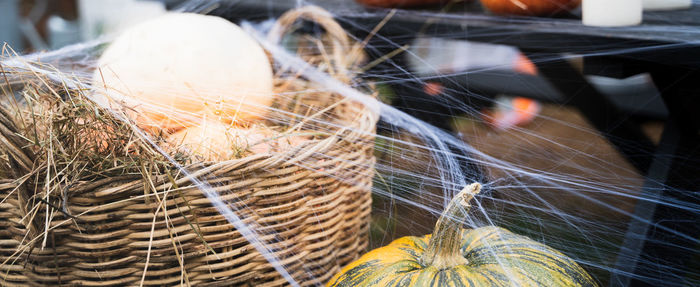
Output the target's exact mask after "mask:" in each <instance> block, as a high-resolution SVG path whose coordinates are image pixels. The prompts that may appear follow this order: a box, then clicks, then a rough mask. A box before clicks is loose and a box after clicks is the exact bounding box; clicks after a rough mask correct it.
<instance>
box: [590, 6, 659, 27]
mask: <svg viewBox="0 0 700 287" xmlns="http://www.w3.org/2000/svg"><path fill="white" fill-rule="evenodd" d="M660 1H666V0H660ZM582 10H583V24H584V25H588V26H601V27H619V26H633V25H639V24H640V23H642V0H583V7H582Z"/></svg>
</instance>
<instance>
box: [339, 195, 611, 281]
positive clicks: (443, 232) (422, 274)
mask: <svg viewBox="0 0 700 287" xmlns="http://www.w3.org/2000/svg"><path fill="white" fill-rule="evenodd" d="M480 190H481V185H479V184H478V183H475V184H472V185H470V186H468V187H467V188H465V189H464V190H462V192H460V193H459V194H458V195H457V196H456V197H455V198H454V199H452V201H451V202H450V204H449V205H448V207H447V209H446V210H445V212H444V213H443V214H442V216H441V217H440V219H439V220H438V222H437V224H436V226H435V231H434V232H433V234H432V235H427V236H425V237H413V236H409V237H403V238H400V239H397V240H395V241H394V242H392V243H391V244H389V245H387V246H385V247H382V248H378V249H375V250H373V251H370V252H369V253H367V254H365V255H364V256H362V257H361V258H360V259H358V260H357V261H355V262H353V263H351V264H350V265H348V266H347V267H345V268H344V269H343V270H342V271H341V272H340V273H338V274H337V275H335V276H334V277H333V278H332V279H331V281H330V282H328V286H523V287H526V286H598V284H597V283H596V281H594V280H593V278H591V277H590V275H588V273H586V271H585V270H583V268H581V266H579V265H578V264H577V263H576V262H574V260H572V259H571V258H569V257H567V256H566V255H564V254H562V253H560V252H559V251H557V250H555V249H553V248H550V247H548V246H546V245H544V244H541V243H538V242H536V241H533V240H531V239H529V238H527V237H525V236H521V235H517V234H514V233H512V232H510V231H508V230H505V229H503V228H499V227H495V226H487V227H481V228H477V229H471V230H464V229H462V228H461V223H460V218H462V216H463V215H464V214H466V212H467V210H468V209H469V201H470V200H471V198H473V196H474V195H475V194H477V193H478V192H479V191H480Z"/></svg>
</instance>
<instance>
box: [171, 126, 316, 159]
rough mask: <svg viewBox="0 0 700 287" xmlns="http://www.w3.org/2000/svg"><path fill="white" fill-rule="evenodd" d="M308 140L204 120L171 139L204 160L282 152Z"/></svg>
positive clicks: (181, 148)
mask: <svg viewBox="0 0 700 287" xmlns="http://www.w3.org/2000/svg"><path fill="white" fill-rule="evenodd" d="M306 140H308V138H306V137H301V136H289V135H283V134H280V133H278V132H275V131H274V130H271V129H268V128H265V127H262V126H254V127H250V128H242V127H236V126H231V125H228V124H223V123H221V122H218V121H205V122H204V123H201V124H199V125H196V126H192V127H189V128H186V129H183V130H180V131H179V132H176V133H174V134H173V135H171V136H170V137H169V138H168V142H170V143H171V144H172V145H174V146H175V147H177V148H179V149H180V151H184V152H187V153H189V154H191V155H194V156H196V157H197V158H198V159H199V160H204V161H221V160H229V159H233V158H239V157H242V156H246V155H249V154H261V153H270V152H283V151H286V150H289V149H291V148H293V147H295V146H298V145H301V144H303V143H304V142H305V141H306Z"/></svg>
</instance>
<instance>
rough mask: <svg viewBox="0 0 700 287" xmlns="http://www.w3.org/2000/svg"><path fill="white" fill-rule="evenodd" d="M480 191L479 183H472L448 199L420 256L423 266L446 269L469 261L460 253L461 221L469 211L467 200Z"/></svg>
mask: <svg viewBox="0 0 700 287" xmlns="http://www.w3.org/2000/svg"><path fill="white" fill-rule="evenodd" d="M480 191H481V184H480V183H478V182H475V183H472V184H470V185H468V186H467V187H465V188H464V189H462V191H460V192H459V193H458V194H457V196H455V197H454V198H452V200H450V203H449V204H448V205H447V208H446V209H445V211H443V212H442V215H440V218H439V219H438V221H437V223H436V224H435V230H433V234H432V235H431V237H430V241H429V242H428V248H427V249H426V250H425V252H424V253H423V256H422V257H421V260H420V262H421V264H422V265H423V266H426V267H427V266H434V267H437V268H438V269H446V268H450V267H454V266H457V265H464V264H467V263H469V261H467V259H466V258H464V256H463V255H462V251H461V250H460V249H461V245H462V240H461V239H462V223H461V219H462V218H464V217H465V216H466V214H467V212H469V208H470V207H471V205H469V201H471V200H472V198H474V196H475V195H476V194H478V193H479V192H480Z"/></svg>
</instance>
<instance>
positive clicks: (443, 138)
mask: <svg viewBox="0 0 700 287" xmlns="http://www.w3.org/2000/svg"><path fill="white" fill-rule="evenodd" d="M241 27H242V28H243V29H244V30H245V31H246V32H248V34H250V35H252V36H253V37H254V38H255V39H256V40H258V42H259V43H260V44H261V45H262V46H263V47H264V48H265V50H267V51H268V52H269V53H270V54H271V55H272V57H273V58H274V59H275V61H276V62H277V63H280V64H281V65H283V66H285V67H289V68H291V69H293V70H294V71H295V72H298V73H299V74H300V75H301V76H303V77H304V78H306V79H308V80H309V81H311V82H313V83H315V84H318V85H321V86H322V87H324V88H326V89H328V90H329V91H332V92H335V93H338V94H340V95H342V96H344V97H346V98H348V99H351V100H354V101H357V102H359V103H361V104H363V105H364V106H365V107H367V108H368V109H369V111H370V112H372V113H374V114H377V115H379V116H381V118H382V119H383V120H384V121H386V122H388V123H390V124H392V125H394V126H397V127H400V128H403V129H406V130H407V131H408V132H410V133H412V134H415V135H419V136H421V137H423V138H424V139H425V140H427V141H428V145H430V146H433V145H434V146H435V149H432V150H431V152H432V153H433V155H434V156H435V157H436V159H437V163H438V164H439V165H444V166H443V167H442V168H440V169H439V170H440V177H441V179H442V182H443V189H445V190H446V191H448V192H454V191H457V190H459V189H461V188H463V187H464V186H466V185H467V182H466V179H465V177H464V175H463V174H461V173H460V172H457V171H459V170H460V168H459V164H458V163H457V161H456V160H455V157H454V156H453V154H452V153H451V152H450V149H449V147H448V145H447V143H448V142H452V141H454V142H456V141H457V140H456V139H454V137H453V136H452V135H449V134H447V133H446V132H443V131H441V130H439V129H436V128H434V127H432V126H430V125H429V124H427V123H425V122H423V121H421V120H419V119H417V118H415V117H412V116H410V115H408V114H406V113H404V112H402V111H399V110H398V109H396V108H394V107H392V106H390V105H387V104H384V103H382V102H380V101H379V100H377V99H375V98H373V97H370V96H368V95H365V94H363V93H361V92H359V91H358V90H356V89H353V88H351V87H349V86H347V85H345V84H344V83H342V82H340V81H338V80H336V79H335V78H333V77H331V76H330V75H328V74H327V73H324V72H321V71H319V70H318V69H316V68H315V67H313V66H311V65H310V64H308V63H307V62H305V61H304V60H302V59H300V58H299V57H296V56H294V55H292V54H290V53H288V52H287V51H286V50H284V48H282V47H280V46H279V45H277V44H275V43H272V42H270V41H269V40H268V39H267V38H266V37H265V36H263V34H262V33H260V31H258V29H256V28H255V26H254V25H253V24H251V23H249V22H243V23H241ZM258 27H261V28H266V27H269V25H266V24H262V25H258ZM459 144H460V145H463V144H464V143H463V142H460V143H459ZM448 199H449V198H448V197H446V198H445V200H446V201H447V200H448ZM446 203H447V202H445V204H446Z"/></svg>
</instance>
